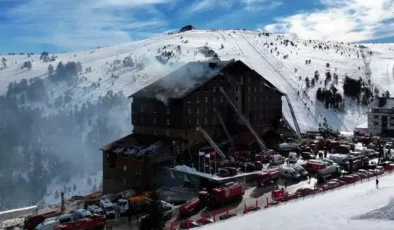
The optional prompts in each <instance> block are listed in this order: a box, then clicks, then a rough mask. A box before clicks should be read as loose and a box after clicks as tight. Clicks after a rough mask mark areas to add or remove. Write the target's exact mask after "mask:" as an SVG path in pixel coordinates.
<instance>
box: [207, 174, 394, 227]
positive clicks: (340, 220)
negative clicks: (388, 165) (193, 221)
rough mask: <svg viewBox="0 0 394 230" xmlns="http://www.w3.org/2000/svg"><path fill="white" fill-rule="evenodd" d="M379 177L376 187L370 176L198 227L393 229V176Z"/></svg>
mask: <svg viewBox="0 0 394 230" xmlns="http://www.w3.org/2000/svg"><path fill="white" fill-rule="evenodd" d="M379 180H380V182H379V189H376V188H375V183H374V180H372V181H371V182H364V183H362V184H361V183H358V184H356V185H349V186H348V187H344V188H340V189H339V190H338V189H335V190H333V191H329V192H327V193H324V194H321V195H316V196H315V197H308V198H305V199H304V200H299V201H290V202H288V203H286V204H282V205H280V206H278V207H273V208H269V209H266V210H261V211H257V212H255V213H250V214H247V215H245V216H237V217H234V218H232V219H229V220H226V221H220V222H217V223H215V224H211V225H207V226H205V227H203V228H202V229H204V230H210V229H212V230H222V229H223V230H232V229H234V230H238V229H250V230H254V229H256V230H257V229H265V230H270V229H292V230H304V229H319V230H334V229H346V230H353V229H354V230H364V229H365V230H367V229H368V230H369V229H372V228H373V229H379V230H385V229H387V230H388V229H393V228H394V223H393V222H392V220H393V219H394V212H393V209H394V199H393V197H392V194H393V192H394V185H393V183H392V182H393V181H394V176H393V175H390V176H386V177H381V178H380V179H379Z"/></svg>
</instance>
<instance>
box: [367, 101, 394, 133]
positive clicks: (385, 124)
mask: <svg viewBox="0 0 394 230" xmlns="http://www.w3.org/2000/svg"><path fill="white" fill-rule="evenodd" d="M368 107H369V110H368V132H369V133H370V134H372V135H384V136H390V137H393V136H394V98H385V97H379V98H376V99H375V100H373V101H372V102H371V104H369V106H368Z"/></svg>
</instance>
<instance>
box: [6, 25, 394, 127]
mask: <svg viewBox="0 0 394 230" xmlns="http://www.w3.org/2000/svg"><path fill="white" fill-rule="evenodd" d="M286 39H288V40H290V41H293V42H294V44H295V45H296V46H291V45H287V46H286V45H285V44H281V43H283V41H284V40H286ZM267 44H269V45H267ZM319 44H320V42H319V41H305V40H300V39H295V38H293V37H291V36H280V35H271V36H269V37H267V36H264V35H262V36H259V33H258V32H254V31H240V30H236V31H233V30H218V31H189V32H185V33H180V34H172V35H162V36H158V37H154V38H151V39H147V40H142V41H137V42H132V43H127V44H123V45H118V46H112V47H103V48H100V49H94V50H85V51H80V52H75V53H62V54H56V56H57V59H56V61H55V62H51V63H44V62H43V61H41V60H40V58H39V55H32V56H31V57H27V55H15V56H5V58H6V59H7V68H6V69H3V70H0V94H3V93H5V92H6V89H7V86H8V83H9V82H12V81H17V82H19V81H20V80H21V79H23V78H25V79H30V78H33V77H40V78H42V79H44V82H45V85H46V87H47V88H48V89H50V91H51V92H52V96H53V98H56V97H57V96H58V95H62V94H63V93H65V92H66V91H67V90H71V91H72V93H73V98H72V101H71V103H69V104H68V105H67V106H70V107H71V106H73V105H75V104H80V103H81V102H82V101H87V100H90V101H91V102H94V100H95V99H97V98H98V97H99V96H103V95H104V94H105V93H106V92H107V91H108V90H113V91H114V92H117V91H123V92H124V93H125V94H126V95H130V94H132V93H134V92H136V91H137V90H139V89H141V88H143V87H145V86H147V85H149V84H151V83H152V82H154V81H156V80H157V79H159V78H161V77H163V76H165V75H166V74H167V73H169V72H170V71H171V70H173V69H174V68H176V66H177V65H174V66H172V67H168V66H163V65H161V64H160V63H159V62H158V61H157V59H156V56H160V55H161V54H162V53H163V52H165V51H166V52H170V51H172V52H173V55H171V57H170V58H169V60H170V62H171V63H174V64H176V63H179V62H189V61H194V60H196V61H197V60H208V59H209V58H210V57H206V56H205V55H204V54H203V53H202V52H200V51H199V48H201V47H203V46H208V47H210V48H211V49H212V50H214V51H215V52H216V53H217V54H218V56H219V58H220V59H221V60H229V59H232V58H235V59H240V60H242V61H244V62H245V63H246V64H248V65H249V66H250V67H251V68H253V69H255V70H256V71H257V72H259V73H260V74H261V75H262V76H263V77H265V78H266V79H267V80H268V81H270V82H272V83H273V84H274V85H275V86H277V87H278V88H279V89H280V90H281V91H283V92H286V93H287V94H288V96H289V99H290V101H291V103H292V105H293V108H294V112H295V116H296V118H297V120H298V123H299V126H300V129H301V131H308V130H315V129H317V128H318V125H319V123H323V118H326V119H327V121H328V123H329V125H330V126H331V127H332V128H334V129H338V130H342V131H353V128H354V127H356V126H357V125H359V124H362V123H364V122H366V114H365V112H366V109H365V108H362V107H360V106H355V105H354V104H355V103H352V102H350V101H349V100H348V101H347V102H346V108H345V112H344V113H343V112H335V111H332V110H327V109H325V108H324V106H323V105H322V104H321V103H320V102H316V99H315V94H316V90H317V88H318V87H321V85H319V84H320V83H319V84H318V85H317V86H316V87H314V88H313V89H310V90H307V94H306V95H303V93H302V91H303V90H304V89H305V80H304V79H305V77H308V78H309V79H311V78H312V77H313V75H314V72H315V71H316V70H318V71H319V73H320V76H321V77H320V79H323V80H324V73H325V72H326V71H327V70H328V69H329V70H330V71H331V73H334V72H335V73H337V74H338V76H339V85H338V89H339V91H340V92H342V83H343V79H344V76H345V74H348V75H349V76H350V77H353V78H359V77H362V78H365V68H364V60H363V59H362V58H361V57H360V58H357V55H356V54H357V52H361V49H360V48H358V47H355V45H353V44H346V43H338V42H327V43H323V44H326V45H327V46H328V47H329V48H330V49H329V50H323V49H314V46H318V45H319ZM222 45H223V47H222ZM178 46H179V47H178ZM367 46H369V47H370V50H372V51H373V52H374V54H373V55H372V57H371V70H372V78H371V82H372V83H373V84H376V87H377V88H378V89H380V90H381V92H383V90H389V91H391V89H392V88H393V87H392V85H393V83H394V77H393V66H394V58H393V57H394V55H393V54H394V51H393V50H394V48H393V47H394V45H390V44H384V45H367ZM271 49H277V50H275V51H274V52H273V53H271V52H270V51H271ZM338 51H339V52H338ZM277 52H279V54H278V53H277ZM341 53H342V54H341ZM284 55H288V58H286V59H284V58H283V56H284ZM49 56H52V54H50V55H49ZM127 56H130V57H131V58H132V59H133V60H134V62H135V63H143V64H144V65H145V67H142V68H135V67H134V68H133V67H124V66H123V64H122V61H123V59H124V58H125V57H127ZM309 59H310V60H311V64H308V65H306V64H305V61H306V60H309ZM28 60H30V61H32V65H33V67H32V69H31V70H30V71H29V70H23V69H21V65H22V63H23V62H25V61H28ZM116 60H118V61H119V62H118V63H116ZM59 61H62V62H63V63H66V62H68V61H75V62H81V63H82V66H83V69H84V70H85V68H87V67H91V68H92V72H85V71H83V73H81V74H80V75H79V78H80V80H79V82H78V84H77V85H76V86H68V85H67V84H65V83H64V84H60V85H59V84H57V85H56V84H53V83H51V82H49V81H48V80H47V79H48V78H47V77H48V65H49V64H52V65H53V66H54V68H55V69H56V66H57V64H58V62H59ZM326 63H330V67H329V68H327V67H326ZM359 67H360V69H359ZM295 69H297V71H296V70H295ZM113 74H114V75H116V76H117V77H116V78H114V77H112V76H113ZM300 77H301V80H300ZM98 83H99V85H98ZM298 92H301V93H300V95H298ZM392 93H393V92H392ZM42 106H44V107H45V106H46V105H42ZM48 110H49V109H48ZM283 111H284V114H285V117H286V118H287V120H288V121H289V123H290V124H291V125H292V126H294V124H293V121H292V117H291V114H290V111H289V106H288V105H287V103H286V101H285V99H283Z"/></svg>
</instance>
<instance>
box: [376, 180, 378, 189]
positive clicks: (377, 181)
mask: <svg viewBox="0 0 394 230" xmlns="http://www.w3.org/2000/svg"><path fill="white" fill-rule="evenodd" d="M376 188H379V179H378V178H376Z"/></svg>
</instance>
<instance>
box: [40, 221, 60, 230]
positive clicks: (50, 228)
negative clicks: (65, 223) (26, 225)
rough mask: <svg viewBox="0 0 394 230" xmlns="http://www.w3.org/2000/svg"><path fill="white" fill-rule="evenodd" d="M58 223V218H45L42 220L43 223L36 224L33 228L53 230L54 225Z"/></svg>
mask: <svg viewBox="0 0 394 230" xmlns="http://www.w3.org/2000/svg"><path fill="white" fill-rule="evenodd" d="M58 225H59V221H58V220H56V219H55V220H47V221H44V222H43V223H41V224H39V225H37V227H36V228H35V230H53V229H54V228H55V227H56V226H58Z"/></svg>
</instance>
